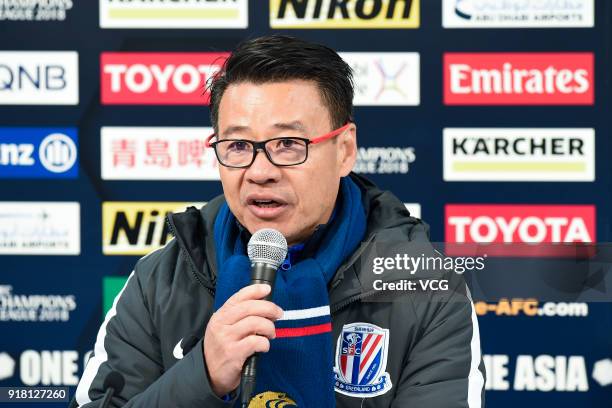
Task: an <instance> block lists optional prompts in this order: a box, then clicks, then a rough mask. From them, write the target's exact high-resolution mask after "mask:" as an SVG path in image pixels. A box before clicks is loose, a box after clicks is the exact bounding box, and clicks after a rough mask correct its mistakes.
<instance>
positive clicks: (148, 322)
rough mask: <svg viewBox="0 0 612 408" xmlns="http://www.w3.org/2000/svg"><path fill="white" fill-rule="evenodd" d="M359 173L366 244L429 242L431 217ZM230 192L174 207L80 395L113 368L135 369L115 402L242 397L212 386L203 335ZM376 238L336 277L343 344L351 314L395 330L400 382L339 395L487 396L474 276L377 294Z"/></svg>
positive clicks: (105, 330)
mask: <svg viewBox="0 0 612 408" xmlns="http://www.w3.org/2000/svg"><path fill="white" fill-rule="evenodd" d="M351 177H352V178H353V181H355V182H356V183H357V184H358V185H359V186H360V188H361V189H362V192H363V201H364V207H365V211H366V216H367V231H366V238H365V242H366V243H367V244H369V245H372V244H378V243H381V242H421V243H423V244H426V243H427V242H428V228H427V226H426V225H425V224H424V223H423V222H422V221H420V220H419V219H416V218H414V217H411V216H410V215H409V213H408V211H407V210H406V209H405V207H404V205H403V203H402V202H400V201H399V200H398V199H397V198H396V197H395V196H394V195H393V194H391V193H390V192H385V191H381V190H379V189H378V188H377V187H376V186H374V185H373V184H372V183H370V182H369V181H367V180H366V179H364V178H362V177H359V176H357V175H355V174H352V175H351ZM223 202H224V197H223V196H219V197H216V198H215V199H213V200H212V201H210V202H209V203H208V204H207V205H205V206H204V207H202V209H200V210H197V209H196V208H194V207H191V208H189V209H188V210H187V211H185V212H183V213H178V214H173V215H170V216H169V217H168V221H169V224H170V227H171V230H172V232H173V234H174V235H175V239H173V240H171V241H170V242H169V243H168V244H167V245H166V246H165V247H163V248H161V249H159V250H157V251H154V252H152V253H150V254H148V255H146V256H145V257H143V258H141V259H140V260H139V261H138V262H137V264H136V266H135V268H134V271H133V272H132V274H131V275H130V277H129V279H128V281H127V283H126V285H125V286H124V288H123V290H122V291H121V292H120V294H119V295H118V296H117V297H116V298H115V301H114V304H113V307H112V309H111V310H110V311H109V312H108V313H107V315H106V318H105V320H104V322H103V324H102V326H101V327H100V330H99V333H98V336H97V340H96V344H95V348H94V354H93V355H92V357H91V359H90V360H89V362H88V364H87V367H86V369H85V371H84V373H83V376H82V378H81V381H80V383H79V385H78V388H77V402H78V403H79V406H85V407H90V406H97V404H98V403H99V400H100V399H101V398H102V395H103V393H104V389H103V388H104V387H103V384H104V380H105V378H106V376H107V375H108V373H110V372H111V371H118V372H120V373H121V374H122V375H123V377H124V378H125V386H124V387H123V390H122V391H121V392H120V393H119V395H117V396H115V397H114V398H113V400H112V404H111V406H125V407H146V408H151V407H196V406H198V407H230V406H232V404H233V401H230V402H226V401H223V400H222V399H220V398H218V397H217V396H216V395H215V394H214V393H213V392H212V390H211V387H210V384H209V380H208V376H207V373H206V367H205V361H204V357H203V352H202V340H201V337H202V336H203V334H204V330H205V327H206V324H207V322H208V320H209V319H210V316H211V314H212V312H213V300H214V293H215V279H216V273H217V268H216V265H215V245H214V238H213V225H214V220H215V216H216V214H217V211H218V209H219V206H220V205H221V204H222V203H223ZM367 247H368V246H367V245H362V246H360V247H359V248H358V249H357V250H356V251H355V253H354V254H353V255H352V256H351V257H350V258H349V259H348V260H346V262H344V264H343V265H342V266H341V267H340V268H339V269H338V271H337V272H336V274H335V276H334V278H333V279H332V282H331V283H330V286H329V297H330V309H331V315H332V325H333V344H334V346H336V340H337V339H338V336H339V335H340V334H341V332H342V330H343V328H344V326H345V325H349V324H351V323H360V324H363V325H367V326H372V325H374V326H372V327H379V328H382V329H387V330H388V345H387V350H386V351H387V356H388V358H387V362H386V367H382V368H383V369H384V371H385V372H386V373H388V374H389V379H390V381H391V384H392V386H391V388H390V389H389V390H388V391H387V392H385V393H384V394H382V395H378V396H375V397H367V398H365V399H364V397H363V396H350V395H344V394H343V393H340V392H336V405H337V406H338V407H364V408H365V407H394V408H399V407H419V408H420V407H427V408H436V407H449V408H450V407H457V408H459V407H470V408H474V407H481V406H484V378H485V377H484V364H483V363H482V357H481V354H480V341H479V333H478V323H477V320H476V315H475V312H474V309H473V306H472V303H471V299H470V298H469V292H467V288H466V285H465V283H464V281H463V278H462V277H461V276H460V275H458V274H456V273H451V274H449V275H448V276H447V278H448V279H449V282H450V283H449V286H451V287H452V288H453V290H450V291H448V292H447V293H446V294H445V295H442V296H441V297H439V298H438V299H436V300H434V299H433V297H432V298H429V297H428V296H430V295H429V294H427V293H425V294H421V295H412V294H406V295H402V296H401V297H403V299H400V300H397V301H372V300H373V299H375V297H376V294H375V293H374V292H373V291H372V287H371V284H370V283H369V282H370V280H371V279H370V278H369V276H370V275H371V273H370V274H368V273H367V272H366V271H364V268H363V267H362V262H363V257H364V253H365V251H366V248H367ZM419 296H420V297H419ZM417 299H420V300H417ZM423 299H425V301H424V300H423ZM189 338H191V339H192V343H194V342H195V341H196V339H200V340H199V341H198V342H197V343H195V345H193V347H192V348H191V351H189V352H188V353H187V354H186V355H185V356H184V357H183V356H182V349H181V347H180V344H181V340H183V339H185V341H187V342H189V340H188V339H189ZM381 372H382V371H381ZM91 401H93V403H91ZM308 408H310V407H308Z"/></svg>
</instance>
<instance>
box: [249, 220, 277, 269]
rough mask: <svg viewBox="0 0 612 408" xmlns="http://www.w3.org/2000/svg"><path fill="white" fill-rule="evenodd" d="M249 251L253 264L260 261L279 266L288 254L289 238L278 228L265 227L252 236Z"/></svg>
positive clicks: (275, 266)
mask: <svg viewBox="0 0 612 408" xmlns="http://www.w3.org/2000/svg"><path fill="white" fill-rule="evenodd" d="M247 252H248V254H249V259H250V260H251V264H254V263H258V262H260V263H265V264H268V265H271V266H273V267H274V268H278V267H279V266H280V264H281V263H282V262H283V261H284V260H285V257H286V256H287V240H286V239H285V237H284V236H283V234H281V233H280V232H278V231H277V230H275V229H273V228H263V229H260V230H259V231H256V232H255V233H254V234H253V235H252V236H251V239H250V240H249V244H248V245H247Z"/></svg>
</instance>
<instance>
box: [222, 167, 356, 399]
mask: <svg viewBox="0 0 612 408" xmlns="http://www.w3.org/2000/svg"><path fill="white" fill-rule="evenodd" d="M338 200H339V201H338V203H337V205H336V214H335V216H334V217H333V220H332V221H331V223H330V224H329V225H328V226H327V229H326V231H325V234H324V236H323V237H322V238H321V242H320V244H319V247H318V249H317V251H316V253H315V254H314V256H312V257H309V258H305V259H301V260H299V261H298V262H297V263H294V264H293V265H292V266H290V267H289V268H287V269H286V270H285V268H286V267H285V268H279V270H278V272H277V274H276V284H275V288H274V294H273V298H272V300H273V302H274V303H276V304H277V305H278V306H280V307H281V308H282V309H283V311H284V315H283V318H282V319H280V320H278V321H276V323H275V324H276V338H275V339H274V340H272V341H271V346H270V351H269V352H268V353H263V354H261V355H260V356H259V358H258V361H257V385H256V388H255V393H254V397H255V398H256V399H259V400H260V401H262V402H263V401H270V402H281V401H283V402H285V403H286V405H283V406H287V407H290V406H293V405H291V404H294V405H297V406H298V407H322V408H326V407H334V406H335V395H334V376H333V345H332V333H331V331H332V326H331V316H330V312H329V296H328V293H327V285H328V283H329V282H330V281H331V279H332V277H333V276H334V274H335V273H336V271H337V269H338V267H339V266H340V265H341V264H342V263H343V261H344V260H346V259H347V258H348V257H349V256H350V255H351V254H352V253H353V252H354V251H355V250H356V249H357V246H358V245H359V243H360V242H361V241H362V239H363V236H364V234H365V228H366V218H365V212H364V209H363V205H362V203H361V191H360V190H359V187H357V185H356V184H355V183H354V182H353V181H352V180H351V179H350V178H349V177H344V178H342V179H341V182H340V194H339V196H338ZM214 230H215V233H214V236H215V243H216V251H217V265H218V270H219V272H218V277H217V289H216V295H215V310H218V309H219V308H220V307H221V306H222V305H223V304H224V303H225V302H226V301H227V299H228V298H229V297H230V296H232V295H233V294H234V293H236V292H237V291H239V290H240V289H242V288H243V287H245V286H247V285H249V283H250V279H251V278H250V275H251V265H250V262H249V258H248V257H247V255H246V243H245V242H242V239H241V234H240V231H239V228H238V226H237V224H236V219H235V217H234V215H233V214H232V213H231V211H230V210H229V208H228V206H227V204H224V205H223V206H222V207H221V209H220V210H219V213H218V215H217V218H216V220H215V227H214ZM258 406H259V405H258ZM262 406H263V405H262ZM266 406H267V405H266ZM274 406H276V405H274Z"/></svg>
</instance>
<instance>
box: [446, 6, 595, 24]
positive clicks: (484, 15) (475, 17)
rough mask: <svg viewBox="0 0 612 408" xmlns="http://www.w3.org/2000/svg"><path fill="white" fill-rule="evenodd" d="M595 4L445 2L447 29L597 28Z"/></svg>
mask: <svg viewBox="0 0 612 408" xmlns="http://www.w3.org/2000/svg"><path fill="white" fill-rule="evenodd" d="M594 15H595V12H594V1H593V0H571V1H542V0H503V1H501V0H499V1H491V0H443V3H442V26H443V27H445V28H560V27H593V25H594Z"/></svg>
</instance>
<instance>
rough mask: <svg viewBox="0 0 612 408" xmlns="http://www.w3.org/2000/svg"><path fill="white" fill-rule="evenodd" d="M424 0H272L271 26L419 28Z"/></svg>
mask: <svg viewBox="0 0 612 408" xmlns="http://www.w3.org/2000/svg"><path fill="white" fill-rule="evenodd" d="M419 1H420V0H343V1H338V0H301V1H296V0H270V27H271V28H275V29H278V28H285V29H286V28H300V29H304V28H306V29H309V28H313V29H321V28H322V29H326V28H380V29H383V28H418V27H419Z"/></svg>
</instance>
